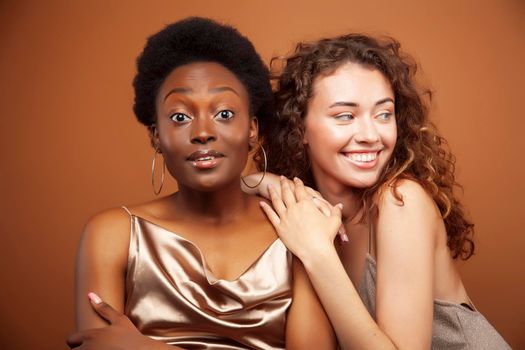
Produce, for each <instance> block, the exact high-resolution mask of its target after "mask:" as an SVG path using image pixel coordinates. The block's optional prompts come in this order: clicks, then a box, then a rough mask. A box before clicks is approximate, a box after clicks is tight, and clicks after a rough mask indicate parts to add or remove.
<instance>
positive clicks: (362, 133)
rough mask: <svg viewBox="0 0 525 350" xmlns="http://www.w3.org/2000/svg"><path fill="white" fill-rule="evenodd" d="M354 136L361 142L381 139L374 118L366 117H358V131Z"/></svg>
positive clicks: (373, 141) (372, 141)
mask: <svg viewBox="0 0 525 350" xmlns="http://www.w3.org/2000/svg"><path fill="white" fill-rule="evenodd" d="M354 138H355V140H356V141H357V142H359V143H375V142H378V141H379V133H378V132H377V126H376V125H375V123H374V121H373V120H372V118H368V117H365V118H358V119H357V132H356V134H355V136H354Z"/></svg>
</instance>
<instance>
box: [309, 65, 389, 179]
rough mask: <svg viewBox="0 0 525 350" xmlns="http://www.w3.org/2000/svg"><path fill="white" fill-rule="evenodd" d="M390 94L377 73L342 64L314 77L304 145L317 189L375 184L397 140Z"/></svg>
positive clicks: (384, 82)
mask: <svg viewBox="0 0 525 350" xmlns="http://www.w3.org/2000/svg"><path fill="white" fill-rule="evenodd" d="M394 103H395V101H394V92H393V91H392V87H391V85H390V83H389V81H388V80H387V79H386V78H385V77H384V75H383V74H382V73H381V72H379V71H378V70H376V69H371V68H368V67H365V66H362V65H359V64H356V63H346V64H344V65H343V66H341V67H339V68H338V69H337V70H336V71H334V72H333V73H332V74H329V75H326V76H319V77H317V78H316V79H315V81H314V84H313V94H312V97H311V98H310V101H309V103H308V113H307V114H306V116H305V120H304V127H305V134H304V143H305V144H306V147H307V152H308V155H309V158H310V161H311V164H312V173H313V175H314V178H315V180H316V182H317V184H318V185H321V186H322V185H325V186H330V187H331V188H340V187H357V188H366V187H370V186H372V185H374V184H375V183H376V182H377V180H378V177H379V174H380V173H381V170H382V169H383V168H384V167H385V165H386V164H387V162H388V160H389V159H390V157H391V155H392V152H393V150H394V146H395V144H396V138H397V128H396V119H395V108H394Z"/></svg>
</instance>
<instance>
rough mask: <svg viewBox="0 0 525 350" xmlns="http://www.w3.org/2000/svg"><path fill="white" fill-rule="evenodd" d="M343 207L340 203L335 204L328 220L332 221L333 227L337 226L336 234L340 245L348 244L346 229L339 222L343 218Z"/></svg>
mask: <svg viewBox="0 0 525 350" xmlns="http://www.w3.org/2000/svg"><path fill="white" fill-rule="evenodd" d="M342 210H343V205H342V204H341V203H339V204H336V205H335V206H334V207H332V210H331V213H330V218H331V219H332V220H334V224H335V225H339V229H338V230H337V234H338V235H339V239H340V240H341V242H342V243H345V242H348V241H349V240H348V235H347V234H346V229H345V227H344V225H343V224H342V222H341V219H342V217H343V213H342Z"/></svg>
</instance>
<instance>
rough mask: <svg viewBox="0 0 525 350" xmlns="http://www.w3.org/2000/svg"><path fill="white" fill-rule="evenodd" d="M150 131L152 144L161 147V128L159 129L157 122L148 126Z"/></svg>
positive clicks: (156, 147)
mask: <svg viewBox="0 0 525 350" xmlns="http://www.w3.org/2000/svg"><path fill="white" fill-rule="evenodd" d="M148 131H149V138H150V141H151V145H152V146H153V148H155V149H160V137H159V130H158V129H157V126H156V124H151V125H150V126H148Z"/></svg>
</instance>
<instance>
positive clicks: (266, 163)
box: [241, 145, 268, 188]
mask: <svg viewBox="0 0 525 350" xmlns="http://www.w3.org/2000/svg"><path fill="white" fill-rule="evenodd" d="M261 150H262V153H263V157H264V172H263V175H262V177H261V179H260V180H259V182H257V185H255V186H250V185H248V184H247V183H246V181H244V177H242V176H241V181H242V183H243V184H244V185H245V186H246V187H248V188H256V187H257V186H259V185H260V184H261V182H262V181H263V180H264V177H265V176H266V170H267V168H268V158H266V152H265V151H264V147H263V146H262V145H261Z"/></svg>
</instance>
